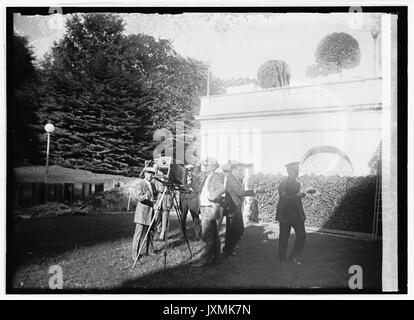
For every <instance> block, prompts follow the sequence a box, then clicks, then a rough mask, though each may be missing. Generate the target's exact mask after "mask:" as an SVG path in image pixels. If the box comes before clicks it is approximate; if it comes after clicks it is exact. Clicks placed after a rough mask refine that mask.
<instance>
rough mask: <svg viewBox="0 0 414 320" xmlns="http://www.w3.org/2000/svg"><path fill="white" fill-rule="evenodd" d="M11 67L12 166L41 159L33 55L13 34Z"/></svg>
mask: <svg viewBox="0 0 414 320" xmlns="http://www.w3.org/2000/svg"><path fill="white" fill-rule="evenodd" d="M12 50H13V54H12V59H13V62H12V70H9V72H10V75H11V78H12V82H11V83H10V85H11V87H12V88H13V89H12V90H13V95H12V103H11V105H10V106H9V108H10V109H9V112H8V117H9V119H8V120H9V121H8V123H9V126H8V131H9V133H10V135H11V138H12V140H11V149H12V157H13V158H12V159H13V160H12V162H13V164H14V165H18V164H23V163H38V162H39V161H40V154H39V149H40V146H39V141H38V139H37V133H36V129H38V128H36V126H37V122H38V119H37V117H36V109H37V108H38V105H39V103H40V101H39V95H38V91H37V82H38V74H37V72H36V68H35V65H34V60H35V59H34V54H33V51H32V49H31V47H30V45H29V42H28V39H27V38H25V37H22V36H20V35H17V34H14V35H13V48H12Z"/></svg>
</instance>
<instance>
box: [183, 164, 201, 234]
mask: <svg viewBox="0 0 414 320" xmlns="http://www.w3.org/2000/svg"><path fill="white" fill-rule="evenodd" d="M185 168H186V169H187V192H180V200H181V201H180V202H181V211H182V213H183V221H182V223H183V228H185V226H186V221H187V214H188V211H190V214H191V217H192V218H193V225H194V237H195V240H197V241H198V240H200V239H201V222H200V217H199V210H200V199H199V188H200V181H199V177H197V176H196V175H194V174H193V170H194V166H193V165H192V164H189V165H186V166H185Z"/></svg>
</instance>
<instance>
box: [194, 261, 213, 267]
mask: <svg viewBox="0 0 414 320" xmlns="http://www.w3.org/2000/svg"><path fill="white" fill-rule="evenodd" d="M209 265H210V262H209V261H202V260H199V261H197V262H196V263H193V264H191V267H192V268H204V267H207V266H209Z"/></svg>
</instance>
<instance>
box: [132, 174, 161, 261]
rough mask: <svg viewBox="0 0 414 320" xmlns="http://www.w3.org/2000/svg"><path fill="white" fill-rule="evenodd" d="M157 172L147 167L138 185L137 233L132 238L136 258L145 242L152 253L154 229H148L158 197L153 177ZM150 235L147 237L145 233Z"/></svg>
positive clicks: (147, 252) (146, 251)
mask: <svg viewBox="0 0 414 320" xmlns="http://www.w3.org/2000/svg"><path fill="white" fill-rule="evenodd" d="M155 173H156V171H155V169H154V168H151V167H145V168H144V170H143V175H144V178H143V179H140V181H139V183H138V185H137V189H138V190H137V198H138V204H137V207H136V209H135V216H134V223H135V224H136V226H135V233H134V238H133V240H132V258H133V259H135V258H136V257H137V255H138V251H139V249H140V248H141V245H142V243H145V253H146V254H147V255H148V254H150V245H151V246H152V237H153V231H152V230H150V231H149V232H148V229H149V228H150V225H151V220H152V217H153V214H154V200H155V199H156V198H157V190H156V188H155V185H154V182H153V181H152V177H153V176H154V174H155ZM147 232H148V236H147V238H146V239H145V235H146V234H147Z"/></svg>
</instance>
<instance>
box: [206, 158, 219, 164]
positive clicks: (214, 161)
mask: <svg viewBox="0 0 414 320" xmlns="http://www.w3.org/2000/svg"><path fill="white" fill-rule="evenodd" d="M209 164H218V163H217V159H215V158H211V157H208V158H207V159H206V160H204V162H203V165H204V166H208V165H209Z"/></svg>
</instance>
